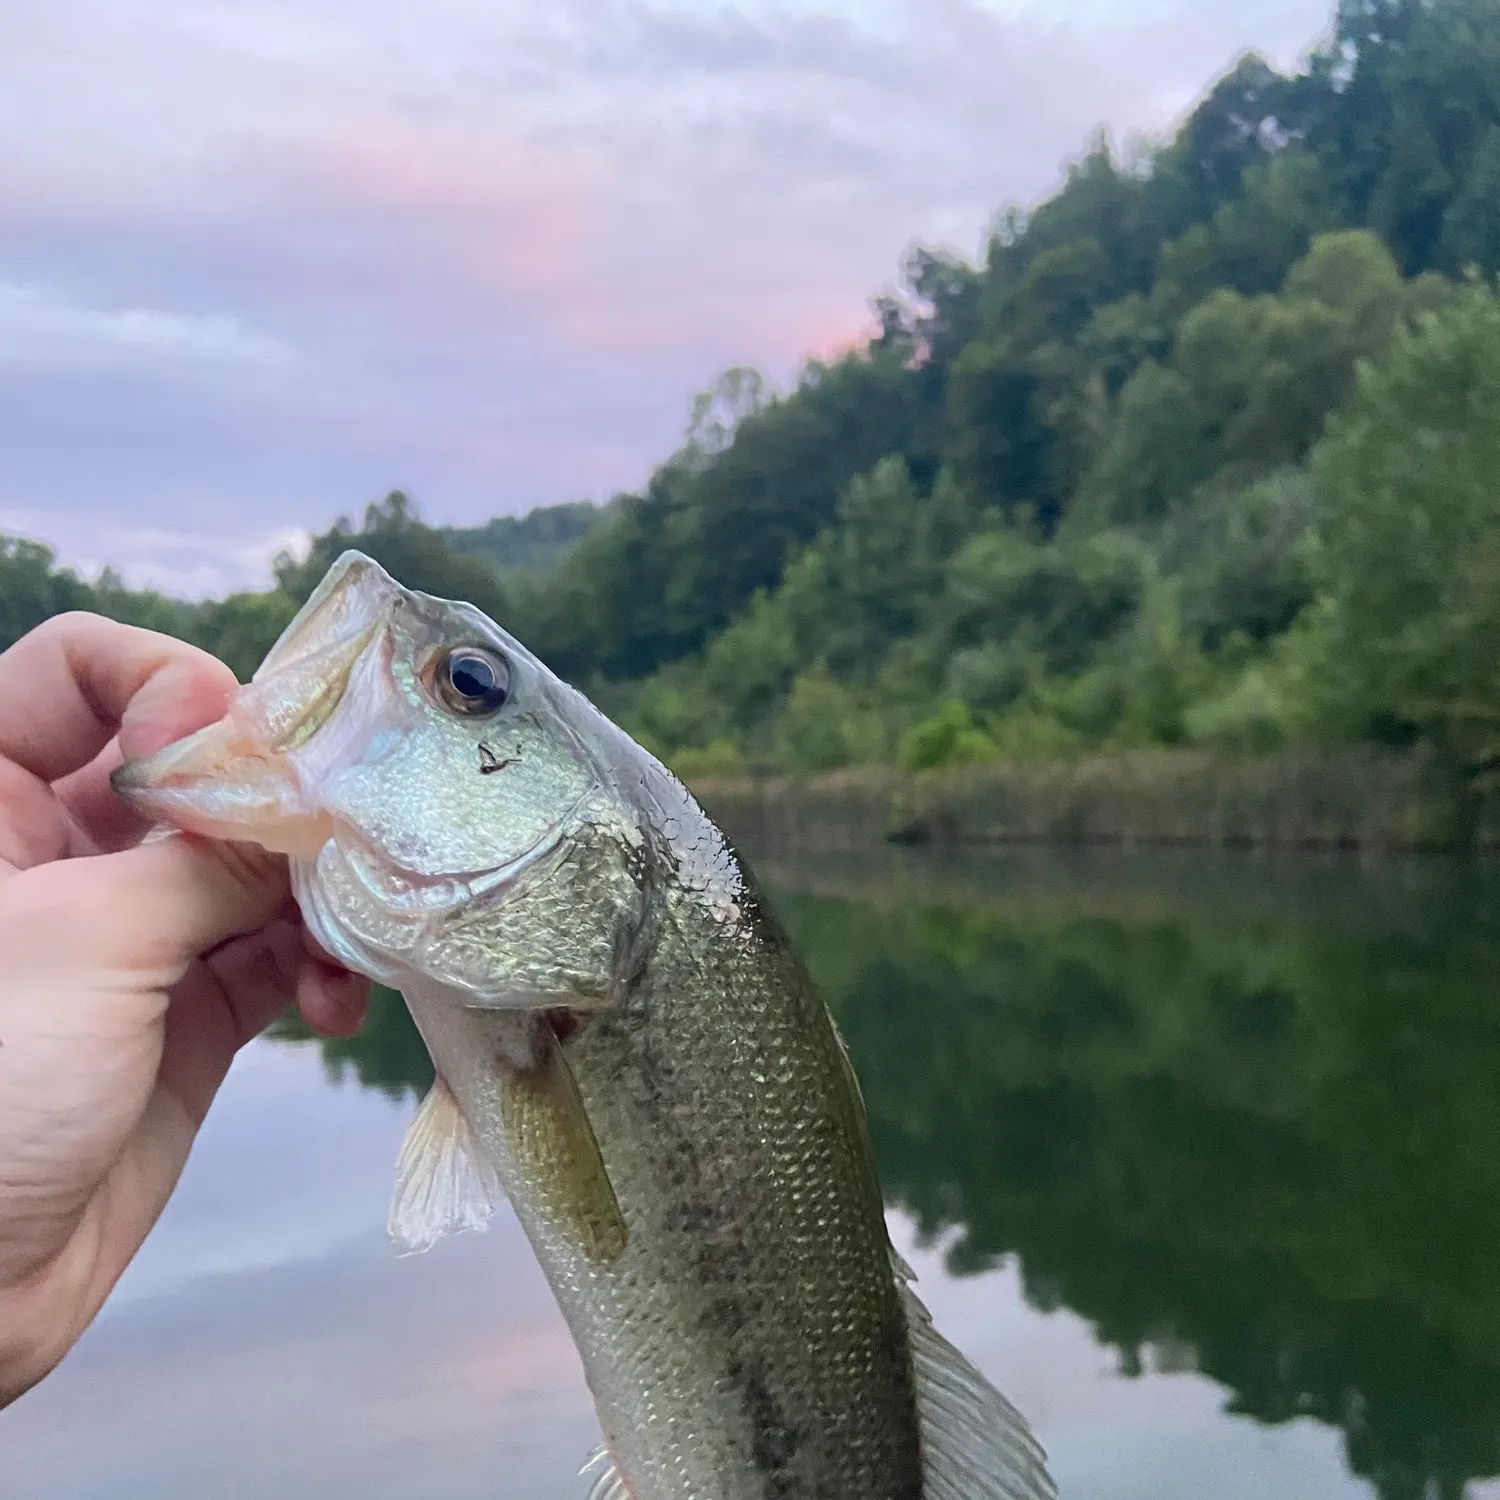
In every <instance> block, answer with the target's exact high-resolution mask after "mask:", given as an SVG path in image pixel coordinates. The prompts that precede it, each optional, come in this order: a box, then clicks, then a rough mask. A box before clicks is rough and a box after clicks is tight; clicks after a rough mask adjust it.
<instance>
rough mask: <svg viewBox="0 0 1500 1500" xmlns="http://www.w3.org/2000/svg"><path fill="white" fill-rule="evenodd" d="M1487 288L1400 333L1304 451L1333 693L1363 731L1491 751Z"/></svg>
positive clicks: (1480, 765)
mask: <svg viewBox="0 0 1500 1500" xmlns="http://www.w3.org/2000/svg"><path fill="white" fill-rule="evenodd" d="M1497 473H1500V298H1497V297H1496V295H1495V294H1494V293H1493V292H1492V291H1491V290H1490V289H1488V288H1487V287H1484V286H1481V285H1475V286H1472V287H1471V288H1469V290H1468V291H1467V292H1466V294H1465V295H1464V296H1463V298H1462V299H1461V300H1460V301H1459V302H1458V303H1457V304H1455V305H1454V306H1453V307H1452V308H1451V309H1449V310H1448V311H1447V312H1445V313H1441V314H1435V315H1433V316H1432V317H1430V318H1429V319H1428V320H1426V321H1425V322H1424V323H1423V325H1422V326H1421V327H1420V328H1419V329H1418V330H1417V331H1415V332H1412V333H1408V334H1405V335H1404V336H1403V337H1402V338H1401V340H1400V343H1399V345H1398V348H1397V350H1396V353H1395V356H1394V357H1393V358H1392V360H1391V361H1390V362H1389V364H1388V365H1387V366H1386V367H1385V368H1384V369H1381V370H1375V369H1370V370H1367V371H1366V372H1365V375H1364V378H1363V379H1362V380H1361V382H1360V389H1359V393H1358V396H1357V398H1356V399H1355V401H1354V403H1353V405H1352V406H1351V407H1350V409H1349V410H1348V411H1347V412H1346V413H1345V414H1344V415H1343V416H1341V417H1340V419H1339V420H1338V422H1337V423H1336V424H1335V428H1334V431H1333V433H1332V435H1331V437H1330V440H1329V442H1328V443H1327V444H1325V446H1324V447H1323V449H1322V450H1321V451H1320V453H1319V454H1318V456H1317V460H1316V462H1315V463H1314V465H1313V478H1314V483H1315V484H1316V487H1317V494H1318V502H1319V540H1320V547H1319V551H1318V565H1319V575H1320V580H1321V582H1322V585H1323V587H1324V589H1325V590H1326V593H1327V600H1328V609H1327V617H1326V618H1327V633H1326V650H1327V673H1326V675H1327V679H1328V684H1329V692H1330V694H1331V696H1332V697H1333V698H1334V699H1335V700H1336V701H1338V702H1340V703H1341V704H1342V705H1343V707H1344V709H1345V711H1346V712H1347V713H1348V714H1349V715H1350V716H1351V717H1354V718H1357V719H1358V720H1360V721H1362V722H1363V724H1364V726H1365V727H1366V729H1367V730H1372V731H1376V732H1379V731H1382V730H1383V731H1384V732H1386V733H1391V734H1398V735H1399V734H1402V733H1407V734H1418V735H1421V736H1423V737H1426V738H1428V739H1430V740H1431V741H1432V742H1433V743H1434V744H1435V745H1436V746H1437V747H1438V748H1439V749H1440V750H1441V751H1442V753H1443V754H1444V755H1445V756H1446V757H1447V758H1449V759H1450V760H1451V761H1452V762H1453V763H1454V764H1455V765H1457V766H1459V767H1461V768H1463V770H1464V771H1465V772H1467V773H1468V774H1470V775H1475V774H1478V773H1480V772H1483V771H1486V770H1489V769H1491V768H1492V767H1494V766H1500V487H1497V485H1496V483H1495V476H1496V474H1497Z"/></svg>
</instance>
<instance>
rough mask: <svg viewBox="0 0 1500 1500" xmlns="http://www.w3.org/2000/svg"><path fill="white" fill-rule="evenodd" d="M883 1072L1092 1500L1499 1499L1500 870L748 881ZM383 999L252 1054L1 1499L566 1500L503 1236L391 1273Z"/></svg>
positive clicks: (957, 1310) (516, 1257)
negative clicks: (365, 1023)
mask: <svg viewBox="0 0 1500 1500" xmlns="http://www.w3.org/2000/svg"><path fill="white" fill-rule="evenodd" d="M759 863H760V867H761V869H762V872H763V874H764V875H765V876H766V877H767V879H768V883H769V884H770V885H771V887H772V890H773V892H774V894H775V897H776V901H777V904H778V906H779V907H780V909H781V911H782V913H783V915H784V917H785V919H786V921H787V923H788V925H789V926H790V927H791V929H792V931H793V933H794V934H795V936H796V937H797V939H798V940H799V942H800V943H801V945H802V947H803V950H804V952H805V954H806V956H807V958H808V960H809V962H810V963H811V965H812V967H813V969H814V971H815V972H816V974H817V975H818V977H819V979H820V980H821V981H822V983H823V985H824V988H825V991H826V993H827V995H828V998H829V1000H830V1003H831V1004H832V1005H833V1007H834V1009H835V1011H836V1012H837V1014H838V1017H839V1021H840V1024H841V1026H842V1028H843V1030H844V1034H845V1036H846V1037H847V1039H848V1041H849V1045H850V1048H851V1050H852V1052H853V1054H854V1058H855V1063H856V1065H857V1067H858V1069H859V1073H860V1076H861V1078H862V1079H863V1081H864V1085H865V1092H866V1097H867V1102H868V1105H869V1110H870V1115H871V1124H872V1129H873V1134H874V1139H875V1144H876V1149H877V1152H878V1154H879V1157H880V1164H881V1170H882V1174H883V1177H884V1180H885V1183H886V1187H887V1193H888V1199H889V1204H890V1219H891V1226H892V1233H893V1236H894V1238H895V1240H896V1242H897V1245H898V1246H899V1247H900V1248H901V1249H902V1251H903V1252H904V1253H906V1254H907V1255H908V1258H909V1259H911V1260H912V1261H913V1262H914V1263H915V1264H916V1266H917V1268H918V1270H919V1271H920V1273H921V1286H922V1291H923V1294H924V1296H925V1297H926V1299H927V1300H928V1302H929V1305H930V1306H931V1307H932V1309H933V1312H934V1315H935V1317H936V1319H937V1322H938V1324H939V1326H940V1327H941V1328H943V1329H944V1330H945V1331H946V1332H947V1333H948V1334H949V1336H950V1337H952V1338H953V1339H954V1340H955V1341H956V1342H958V1343H959V1344H960V1345H961V1346H962V1347H963V1348H964V1349H965V1350H966V1351H967V1352H968V1353H969V1354H971V1355H972V1356H973V1357H974V1358H975V1359H976V1360H977V1361H978V1362H979V1363H980V1364H981V1365H982V1366H983V1367H984V1368H985V1369H986V1370H987V1371H988V1372H989V1373H990V1374H991V1375H993V1376H994V1377H995V1378H996V1380H997V1381H998V1382H999V1383H1000V1384H1001V1385H1002V1386H1003V1387H1004V1388H1005V1389H1006V1390H1007V1391H1008V1392H1009V1393H1010V1394H1011V1395H1012V1396H1013V1397H1014V1399H1015V1400H1016V1401H1017V1402H1018V1403H1019V1404H1020V1405H1021V1406H1022V1407H1023V1409H1024V1410H1026V1411H1027V1412H1028V1413H1029V1414H1030V1415H1031V1416H1032V1418H1033V1419H1034V1422H1035V1425H1036V1427H1037V1429H1038V1431H1039V1432H1040V1434H1041V1436H1042V1438H1043V1440H1044V1442H1045V1443H1046V1445H1047V1447H1048V1448H1049V1450H1050V1451H1051V1453H1052V1455H1053V1459H1054V1467H1055V1470H1056V1473H1057V1476H1058V1479H1059V1481H1060V1484H1061V1486H1062V1490H1063V1494H1064V1496H1065V1500H1147V1497H1150V1500H1175V1497H1182V1500H1189V1497H1191V1500H1251V1497H1255V1500H1315V1497H1316V1500H1322V1497H1340V1496H1350V1497H1355V1496H1359V1497H1368V1496H1371V1495H1377V1494H1378V1495H1380V1496H1383V1497H1389V1500H1435V1497H1459V1496H1462V1495H1467V1496H1469V1497H1470V1500H1479V1497H1486V1500H1494V1497H1497V1496H1500V1484H1495V1483H1486V1482H1485V1481H1486V1479H1487V1477H1488V1476H1493V1475H1495V1474H1497V1473H1500V993H1497V981H1500V871H1496V870H1493V869H1481V870H1479V871H1477V872H1474V871H1470V872H1464V871H1462V870H1460V869H1458V868H1457V867H1454V866H1448V865H1444V864H1440V863H1411V864H1403V865H1390V864H1386V865H1381V866H1378V867H1373V868H1369V869H1363V870H1362V869H1361V868H1360V867H1358V866H1356V865H1353V864H1325V865H1309V864H1306V863H1301V864H1286V865H1274V864H1263V863H1259V862H1256V861H1254V860H1252V859H1250V858H1248V857H1247V858H1243V859H1234V858H1221V857H1215V858H1207V857H1203V856H1182V857H1171V858H1168V857H1163V856H1159V855H1153V856H1144V855H1142V856H1129V855H1114V856H1110V857H1063V856H1059V855H1048V856H1040V855H1038V856H1026V857H1021V856H1015V857H986V858H977V857H976V858H972V859H968V860H965V861H963V862H960V863H948V864H938V863H933V862H928V861H924V860H922V859H921V858H914V857H898V856H891V857H890V858H886V857H885V856H883V855H882V856H880V857H879V858H877V859H875V860H873V861H864V862H861V863H859V864H857V865H855V864H844V865H839V864H829V865H827V866H826V867H820V866H816V865H809V864H807V863H805V862H804V863H802V864H799V865H788V864H783V863H778V862H777V860H776V859H775V858H774V857H771V858H767V859H764V860H762V861H760V862H759ZM425 1074H426V1067H425V1059H424V1058H423V1055H422V1052H421V1050H420V1044H417V1043H416V1042H415V1040H414V1037H413V1035H412V1033H411V1031H410V1029H409V1027H408V1025H407V1023H406V1021H405V1017H404V1012H403V1011H401V1010H400V1009H399V1008H398V1007H389V1008H382V1009H381V1010H379V1011H378V1012H377V1014H376V1015H375V1016H374V1018H373V1020H372V1024H371V1026H370V1028H369V1029H368V1031H367V1033H366V1034H365V1036H363V1037H362V1038H360V1039H358V1040H357V1041H356V1042H355V1043H352V1044H342V1045H339V1046H329V1047H327V1048H326V1049H325V1050H324V1051H323V1052H322V1053H320V1052H319V1050H318V1049H317V1048H316V1047H314V1046H312V1045H310V1044H307V1043H297V1042H291V1041H286V1040H283V1041H279V1042H270V1041H267V1042H261V1043H258V1044H257V1045H256V1046H255V1047H253V1048H251V1049H250V1050H249V1051H248V1052H247V1053H246V1054H245V1056H244V1057H243V1059H242V1061H241V1062H240V1064H239V1065H238V1066H237V1067H236V1070H235V1072H234V1074H233V1076H232V1078H231V1080H230V1083H229V1085H228V1086H227V1088H226V1092H225V1095H224V1097H223V1099H222V1101H221V1105H220V1107H219V1108H218V1110H217V1111H216V1113H215V1115H214V1117H213V1119H212V1121H211V1122H210V1125H209V1127H208V1129H207V1130H206V1132H205V1134H204V1137H203V1140H202V1143H201V1146H200V1148H199V1150H198V1151H197V1153H196V1154H195V1156H194V1159H193V1161H192V1163H191V1165H190V1168H189V1171H188V1173H187V1176H186V1179H185V1181H184V1183H183V1187H182V1190H181V1192H180V1193H179V1195H178V1197H177V1199H176V1200H174V1203H173V1205H172V1208H171V1210H170V1212H169V1213H168V1215H167V1217H166V1218H165V1219H164V1221H163V1222H162V1224H161V1225H160V1227H159V1229H158V1231H157V1233H156V1234H155V1235H154V1236H153V1238H152V1240H151V1242H150V1243H149V1244H148V1246H147V1247H146V1250H145V1251H144V1252H143V1254H142V1255H141V1257H140V1259H139V1261H138V1262H137V1264H136V1265H135V1266H134V1267H133V1268H132V1270H131V1272H130V1274H129V1276H128V1277H127V1279H126V1280H125V1282H124V1283H123V1284H122V1286H121V1288H120V1291H119V1294H118V1295H117V1297H116V1298H115V1299H114V1301H113V1303H112V1304H111V1306H110V1307H109V1308H108V1309H107V1311H106V1313H105V1314H104V1316H103V1317H101V1319H100V1320H99V1322H98V1324H97V1325H96V1327H95V1328H94V1329H93V1330H92V1331H91V1332H90V1334H89V1335H88V1337H87V1338H86V1339H85V1340H84V1342H83V1344H82V1345H81V1346H80V1347H79V1349H78V1350H77V1351H76V1352H75V1354H74V1355H73V1357H72V1358H71V1359H70V1360H69V1361H68V1363H67V1364H66V1366H65V1367H64V1368H63V1369H62V1370H61V1371H60V1372H59V1373H58V1374H57V1375H56V1376H55V1377H53V1378H52V1379H51V1380H49V1381H48V1382H46V1383H45V1384H44V1385H43V1386H42V1387H41V1388H40V1389H39V1390H37V1391H35V1392H33V1393H32V1394H31V1395H30V1396H28V1397H27V1398H25V1399H24V1400H23V1401H21V1402H19V1403H18V1404H17V1405H16V1406H15V1407H13V1408H12V1409H11V1410H10V1411H8V1412H5V1413H0V1495H4V1496H7V1497H10V1496H14V1497H16V1500H85V1497H87V1500H135V1497H141V1500H145V1497H150V1500H178V1497H181V1500H204V1497H206V1496H213V1497H222V1500H262V1497H263V1500H314V1497H317V1500H332V1497H344V1496H350V1497H360V1500H387V1497H388V1500H398V1497H400V1500H472V1497H478V1496H485V1495H495V1496H501V1495H503V1496H506V1497H508V1500H569V1497H574V1500H576V1497H580V1496H581V1495H582V1494H583V1491H584V1486H583V1485H582V1484H581V1483H580V1482H579V1480H578V1479H577V1478H576V1477H575V1475H576V1470H577V1468H578V1465H579V1463H580V1462H581V1461H582V1459H583V1458H584V1457H585V1455H586V1454H587V1453H588V1451H589V1449H590V1448H591V1447H592V1445H593V1443H594V1441H595V1438H596V1428H595V1424H594V1421H593V1416H592V1410H591V1407H590V1405H589V1402H588V1398H587V1394H586V1392H585V1390H584V1387H583V1383H582V1379H581V1376H580V1373H579V1370H578V1365H577V1361H576V1359H575V1357H574V1355H573V1352H572V1348H571V1345H570V1344H569V1342H568V1339H567V1336H566V1334H565V1332H564V1330H563V1328H562V1325H561V1322H560V1320H559V1318H558V1316H557V1313H556V1311H555V1309H554V1308H553V1305H552V1303H551V1300H550V1298H549V1296H548V1294H547V1290H546V1288H545V1286H544V1284H543V1283H542V1281H541V1277H540V1275H539V1273H538V1272H537V1270H536V1268H535V1266H534V1264H533V1263H532V1260H531V1257H530V1252H529V1250H528V1249H527V1246H526V1243H525V1241H524V1239H523V1238H522V1236H521V1234H520V1232H519V1230H518V1229H517V1227H516V1225H515V1223H514V1221H513V1220H511V1219H510V1218H509V1216H508V1214H502V1216H501V1219H500V1222H499V1223H498V1225H497V1228H496V1230H495V1231H494V1232H492V1233H491V1234H489V1235H485V1236H461V1237H459V1238H457V1239H453V1240H450V1241H447V1242H445V1243H444V1244H442V1245H440V1246H439V1247H438V1248H437V1249H436V1250H435V1251H433V1252H432V1253H431V1254H430V1255H427V1256H424V1257H417V1258H413V1259H407V1260H400V1259H397V1258H396V1257H395V1256H394V1255H392V1254H391V1253H390V1251H389V1250H388V1248H387V1247H386V1245H385V1242H384V1237H383V1232H382V1227H381V1226H382V1222H383V1218H384V1212H385V1203H386V1197H387V1194H388V1191H389V1180H390V1172H391V1162H392V1159H393V1157H394V1154H395V1150H396V1145H397V1142H398V1141H399V1139H400V1136H401V1133H402V1130H403V1128H404V1125H405V1122H406V1120H407V1119H408V1118H409V1116H410V1114H411V1111H412V1108H413V1106H414V1099H415V1096H416V1092H417V1091H418V1090H419V1089H420V1088H421V1087H422V1086H423V1084H424V1083H425Z"/></svg>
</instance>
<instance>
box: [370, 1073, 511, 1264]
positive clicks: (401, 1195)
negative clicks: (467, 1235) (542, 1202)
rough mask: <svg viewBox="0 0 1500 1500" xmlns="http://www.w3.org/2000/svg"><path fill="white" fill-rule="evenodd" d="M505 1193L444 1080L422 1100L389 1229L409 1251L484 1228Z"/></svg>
mask: <svg viewBox="0 0 1500 1500" xmlns="http://www.w3.org/2000/svg"><path fill="white" fill-rule="evenodd" d="M503 1197H504V1194H503V1193H502V1192H501V1190H500V1179H499V1178H498V1177H497V1176H496V1175H495V1169H494V1168H493V1167H492V1166H491V1165H490V1164H489V1162H487V1161H486V1160H485V1158H484V1155H483V1153H482V1152H481V1151H480V1149H479V1142H478V1141H477V1140H475V1138H474V1132H473V1130H472V1129H470V1127H469V1122H468V1120H467V1119H465V1118H464V1112H463V1111H462V1110H461V1109H460V1108H459V1106H458V1100H457V1099H455V1098H454V1097H453V1091H452V1090H451V1089H450V1088H449V1087H448V1085H447V1084H446V1083H444V1082H443V1080H442V1079H441V1078H439V1079H438V1080H437V1081H436V1082H435V1083H434V1084H433V1085H432V1090H431V1092H430V1093H429V1094H428V1095H427V1097H426V1098H425V1099H424V1100H423V1101H422V1107H421V1108H420V1109H419V1110H418V1111H417V1113H416V1117H415V1118H414V1119H413V1120H412V1122H411V1128H410V1129H409V1130H408V1131H407V1132H406V1139H405V1140H403V1141H402V1142H401V1153H400V1155H399V1156H398V1157H397V1158H396V1191H395V1194H394V1195H393V1197H392V1198H391V1212H390V1217H389V1219H388V1220H387V1221H386V1229H387V1231H388V1232H389V1234H390V1237H391V1239H392V1240H393V1241H394V1242H395V1244H396V1248H397V1249H398V1250H399V1251H400V1252H401V1253H402V1254H403V1255H411V1254H414V1253H415V1252H417V1251H419V1250H429V1249H431V1248H432V1246H433V1245H434V1244H436V1243H437V1241H438V1240H440V1239H441V1238H442V1237H443V1236H444V1235H445V1234H452V1233H454V1232H455V1231H456V1230H460V1229H483V1228H484V1226H485V1225H486V1224H487V1223H488V1222H489V1218H490V1215H491V1214H492V1213H493V1212H494V1211H495V1208H496V1206H497V1205H498V1204H499V1203H500V1201H501V1199H502V1198H503Z"/></svg>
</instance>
